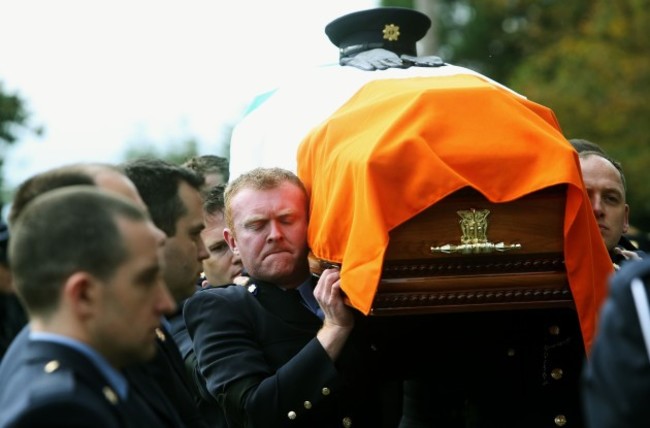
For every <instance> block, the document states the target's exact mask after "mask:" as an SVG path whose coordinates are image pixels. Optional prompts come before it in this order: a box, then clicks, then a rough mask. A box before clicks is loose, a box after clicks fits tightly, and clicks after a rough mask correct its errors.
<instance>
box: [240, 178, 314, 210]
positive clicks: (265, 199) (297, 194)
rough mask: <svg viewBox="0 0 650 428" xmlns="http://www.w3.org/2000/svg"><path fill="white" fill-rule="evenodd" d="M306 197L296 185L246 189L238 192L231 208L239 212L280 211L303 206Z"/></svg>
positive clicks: (285, 184) (282, 184) (288, 184)
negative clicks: (252, 210)
mask: <svg viewBox="0 0 650 428" xmlns="http://www.w3.org/2000/svg"><path fill="white" fill-rule="evenodd" d="M304 202H305V196H304V193H303V192H302V190H301V189H300V188H299V187H297V186H296V185H294V184H292V183H289V182H284V183H281V184H280V185H278V186H275V187H273V188H268V189H256V188H253V187H246V188H244V189H241V190H240V191H239V192H237V193H236V194H235V195H234V196H233V197H232V200H231V207H237V209H238V210H246V211H249V209H261V208H262V209H278V208H279V207H282V206H294V205H296V204H303V203H304Z"/></svg>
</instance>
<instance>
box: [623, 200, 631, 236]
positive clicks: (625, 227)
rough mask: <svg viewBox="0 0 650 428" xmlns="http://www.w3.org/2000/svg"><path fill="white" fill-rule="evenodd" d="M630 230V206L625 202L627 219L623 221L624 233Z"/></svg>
mask: <svg viewBox="0 0 650 428" xmlns="http://www.w3.org/2000/svg"><path fill="white" fill-rule="evenodd" d="M628 230H630V206H629V205H628V204H625V220H624V223H623V233H627V231H628Z"/></svg>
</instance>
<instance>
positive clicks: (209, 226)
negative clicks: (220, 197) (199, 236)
mask: <svg viewBox="0 0 650 428" xmlns="http://www.w3.org/2000/svg"><path fill="white" fill-rule="evenodd" d="M203 222H204V223H205V229H204V230H205V231H211V230H213V229H221V230H223V228H224V227H226V220H225V218H224V214H223V212H220V211H217V212H215V213H212V214H205V213H204V215H203Z"/></svg>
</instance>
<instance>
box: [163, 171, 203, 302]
mask: <svg viewBox="0 0 650 428" xmlns="http://www.w3.org/2000/svg"><path fill="white" fill-rule="evenodd" d="M178 192H179V193H178V194H179V196H180V198H181V200H182V201H183V203H184V205H185V208H186V213H185V214H184V215H183V216H181V217H180V218H179V219H178V220H177V222H176V233H175V235H174V236H168V237H167V241H166V243H165V270H164V276H165V281H166V282H167V286H168V287H169V290H170V291H171V293H172V295H173V296H174V298H175V299H176V301H177V302H180V301H181V300H184V299H186V298H188V297H190V296H191V295H192V294H194V291H195V287H196V278H198V277H199V275H200V274H201V271H202V270H203V267H202V262H203V260H204V259H206V258H207V257H208V252H207V250H206V248H205V245H204V244H203V240H202V239H201V231H202V230H203V228H204V224H203V201H202V199H201V193H200V192H199V191H198V190H196V189H194V188H193V187H192V186H190V185H189V184H187V183H185V182H181V183H180V184H179V189H178Z"/></svg>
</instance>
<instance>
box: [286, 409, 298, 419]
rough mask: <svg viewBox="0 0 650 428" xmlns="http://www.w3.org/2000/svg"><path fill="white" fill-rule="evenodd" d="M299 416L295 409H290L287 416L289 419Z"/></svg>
mask: <svg viewBox="0 0 650 428" xmlns="http://www.w3.org/2000/svg"><path fill="white" fill-rule="evenodd" d="M297 416H298V415H297V414H296V412H294V411H293V410H292V411H290V412H289V413H287V417H288V418H289V419H291V420H294V419H296V417H297Z"/></svg>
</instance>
